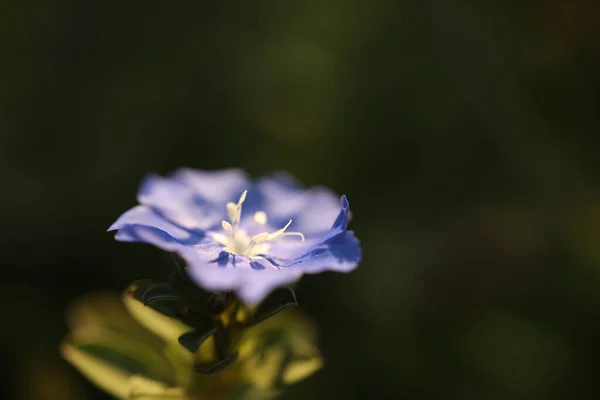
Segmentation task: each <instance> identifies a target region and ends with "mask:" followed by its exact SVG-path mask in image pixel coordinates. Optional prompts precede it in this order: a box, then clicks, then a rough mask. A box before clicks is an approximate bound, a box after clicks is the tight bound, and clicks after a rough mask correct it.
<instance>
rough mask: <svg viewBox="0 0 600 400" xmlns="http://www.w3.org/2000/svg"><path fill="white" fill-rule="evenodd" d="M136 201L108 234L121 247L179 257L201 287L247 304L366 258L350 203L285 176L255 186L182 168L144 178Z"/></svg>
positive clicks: (232, 173)
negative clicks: (136, 245) (351, 227)
mask: <svg viewBox="0 0 600 400" xmlns="http://www.w3.org/2000/svg"><path fill="white" fill-rule="evenodd" d="M138 202H139V203H140V205H138V206H136V207H134V208H132V209H130V210H129V211H127V212H125V213H124V214H123V215H121V217H119V219H118V220H117V221H116V222H115V223H114V224H113V225H112V226H111V227H110V228H109V231H111V230H116V231H117V233H116V235H115V238H116V239H117V240H121V241H129V242H146V243H151V244H153V245H154V246H157V247H159V248H161V249H164V250H167V251H174V252H177V253H178V254H179V255H180V256H181V257H183V259H184V260H185V261H186V263H187V268H188V273H189V275H190V277H191V278H192V279H193V280H194V281H195V282H196V283H197V284H198V285H200V286H202V287H203V288H205V289H206V290H209V291H234V292H236V293H237V295H238V296H239V297H240V299H241V300H242V301H243V302H245V303H246V304H257V303H259V302H260V301H261V300H262V299H264V297H265V296H266V295H267V294H268V293H269V292H270V291H271V290H273V289H274V288H276V287H278V286H282V285H287V284H290V283H292V282H294V281H296V280H298V279H299V278H300V277H301V276H302V275H303V274H315V273H319V272H322V271H326V270H332V271H340V272H348V271H351V270H353V269H354V268H356V266H357V265H358V262H359V261H360V259H361V249H360V245H359V241H358V239H356V238H355V237H354V233H353V232H351V231H348V230H347V225H348V219H349V215H348V213H349V204H348V200H347V199H346V196H342V197H341V200H338V199H337V197H336V196H335V195H334V194H333V193H331V192H330V191H329V190H327V189H324V188H311V189H303V188H302V187H300V185H298V184H297V183H296V182H295V181H294V180H293V179H292V178H290V177H289V176H287V175H284V174H276V175H272V176H267V177H264V178H262V179H260V180H258V181H256V182H251V181H250V180H249V179H248V177H247V176H246V175H245V174H244V172H242V171H241V170H237V169H228V170H220V171H210V172H207V171H198V170H192V169H187V168H183V169H179V170H177V171H175V173H173V174H172V175H171V176H169V177H166V178H165V177H160V176H155V175H152V176H149V177H147V178H146V179H145V180H144V181H143V182H142V185H141V187H140V190H139V192H138Z"/></svg>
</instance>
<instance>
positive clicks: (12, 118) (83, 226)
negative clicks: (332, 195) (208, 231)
mask: <svg viewBox="0 0 600 400" xmlns="http://www.w3.org/2000/svg"><path fill="white" fill-rule="evenodd" d="M599 51H600V6H599V3H597V2H594V1H592V0H589V1H585V0H571V1H561V0H534V1H528V2H520V1H507V0H494V1H492V0H490V1H485V2H482V1H473V0H455V1H443V0H438V1H434V0H419V1H417V0H412V1H411V0H404V1H392V0H374V1H370V2H366V1H357V0H346V1H335V0H331V1H329V0H305V1H237V0H225V1H213V2H159V1H146V2H123V1H118V0H105V1H101V2H82V1H75V0H58V1H57V0H52V1H50V0H2V1H1V2H0V60H1V61H0V181H1V182H2V185H1V187H2V190H1V195H0V210H1V213H2V216H1V218H0V221H1V224H2V229H1V230H0V246H1V250H2V253H1V254H2V257H1V260H2V261H1V268H2V269H1V271H2V274H1V279H0V316H1V319H0V320H1V321H2V322H1V325H2V329H0V339H1V340H0V341H1V343H2V344H1V348H0V352H1V353H2V356H3V357H2V359H1V367H2V371H1V372H2V373H1V374H0V380H1V381H2V382H3V384H2V387H4V388H6V389H5V391H4V389H3V392H2V393H0V397H1V398H3V399H4V398H7V399H13V398H14V399H33V400H51V399H61V400H70V399H105V398H107V396H106V395H105V394H103V393H102V392H100V391H98V390H97V389H95V388H94V387H93V386H92V385H91V384H89V383H88V382H87V381H86V380H85V379H84V378H82V377H81V376H80V375H79V373H78V372H77V371H75V370H74V369H73V368H71V367H70V366H69V365H68V364H66V363H65V362H64V361H62V360H61V359H60V357H59V356H58V354H57V352H56V348H57V344H58V343H59V341H60V339H61V337H63V335H64V334H65V333H66V329H67V328H66V326H65V323H64V311H65V309H66V307H67V306H68V304H69V303H70V302H71V301H73V300H74V299H75V298H77V297H78V296H81V295H83V294H84V293H87V292H90V291H98V290H110V291H115V292H118V291H121V290H122V289H124V288H125V286H126V285H127V284H128V283H129V282H130V281H132V280H135V279H138V278H145V277H156V278H160V277H162V276H164V274H165V273H166V271H167V268H168V264H167V261H166V259H165V257H164V256H163V255H162V254H161V253H160V252H159V251H158V250H156V249H154V248H152V247H150V246H146V245H141V244H123V243H118V242H116V241H114V240H113V238H112V234H109V233H106V229H107V228H108V226H109V225H110V224H111V223H112V222H113V221H114V220H115V219H116V217H117V216H118V215H119V214H120V213H121V212H123V211H124V210H126V209H127V208H129V207H131V206H133V205H134V204H135V194H136V190H137V185H138V184H139V182H140V180H141V179H142V178H143V177H144V175H145V174H147V173H148V172H158V173H161V174H164V173H168V172H169V171H171V170H173V169H175V168H177V167H179V166H190V167H195V168H201V169H216V168H226V167H241V168H244V169H246V170H247V171H248V172H249V173H250V174H251V175H252V176H255V177H257V176H259V175H261V174H263V173H266V172H270V171H274V170H287V171H289V172H291V173H292V174H294V175H295V176H297V177H298V178H299V179H300V180H301V181H303V182H304V183H305V184H307V185H314V184H321V185H325V186H328V187H331V188H333V189H334V190H335V191H336V192H338V193H345V194H347V195H348V198H349V200H350V202H351V206H352V210H353V213H354V219H353V222H352V228H353V230H355V231H356V233H357V236H358V237H359V238H360V239H361V241H362V244H363V249H364V262H363V263H362V265H361V266H360V268H359V269H357V270H356V271H355V272H353V273H352V274H348V275H336V274H333V273H327V274H323V275H320V276H311V277H308V278H306V279H304V280H303V282H302V284H301V285H300V287H299V290H298V292H297V295H298V298H299V301H300V303H301V307H302V308H303V310H305V311H306V312H308V313H309V314H311V315H312V316H313V317H314V319H315V320H316V321H317V323H318V324H319V326H320V330H321V332H320V338H321V341H320V346H321V348H322V351H323V353H324V355H325V358H326V367H325V369H324V370H322V371H320V372H319V373H318V374H317V375H315V376H314V377H312V378H311V379H309V380H307V381H304V382H302V383H300V384H297V385H295V386H294V387H292V388H290V389H289V390H288V392H287V393H286V394H285V396H284V397H283V398H285V399H338V398H340V399H370V398H407V399H466V400H469V399H477V400H483V399H567V398H579V399H585V398H596V397H597V393H598V389H597V387H598V386H597V381H598V358H599V356H600V340H599V338H600V324H599V322H598V321H599V318H600V246H599V245H600V191H599V189H600V158H599V157H598V151H599V150H600V135H599V133H600V113H599V111H600V74H599V71H600V57H599V54H600V53H599ZM594 393H596V395H594Z"/></svg>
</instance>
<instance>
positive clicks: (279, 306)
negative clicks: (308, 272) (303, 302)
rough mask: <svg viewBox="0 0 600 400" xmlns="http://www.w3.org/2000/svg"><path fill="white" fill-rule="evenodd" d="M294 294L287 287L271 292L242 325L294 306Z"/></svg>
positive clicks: (258, 320)
mask: <svg viewBox="0 0 600 400" xmlns="http://www.w3.org/2000/svg"><path fill="white" fill-rule="evenodd" d="M297 305H298V302H297V301H296V295H295V293H294V291H293V290H292V289H290V288H287V287H282V288H278V289H276V290H274V291H273V292H271V294H270V295H269V296H267V298H266V299H264V300H263V302H262V303H260V304H259V305H258V307H257V308H256V311H255V312H254V313H253V315H252V316H251V317H250V318H248V319H247V320H246V321H243V322H242V323H243V324H244V325H253V324H257V323H259V322H262V321H264V320H265V319H267V318H269V317H272V316H274V315H275V314H277V313H279V312H280V311H283V310H285V309H287V308H290V307H296V306H297Z"/></svg>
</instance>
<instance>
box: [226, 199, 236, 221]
mask: <svg viewBox="0 0 600 400" xmlns="http://www.w3.org/2000/svg"><path fill="white" fill-rule="evenodd" d="M236 215H237V205H236V204H235V203H232V202H229V203H227V217H228V218H229V220H230V221H233V220H235V217H236Z"/></svg>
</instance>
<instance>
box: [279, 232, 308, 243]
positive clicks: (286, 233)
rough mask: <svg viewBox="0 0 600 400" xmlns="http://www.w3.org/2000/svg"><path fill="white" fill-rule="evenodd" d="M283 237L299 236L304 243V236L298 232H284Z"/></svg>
mask: <svg viewBox="0 0 600 400" xmlns="http://www.w3.org/2000/svg"><path fill="white" fill-rule="evenodd" d="M283 236H300V239H302V241H303V242H304V235H303V234H302V233H300V232H285V233H284V234H283Z"/></svg>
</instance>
